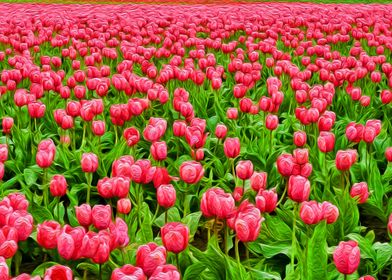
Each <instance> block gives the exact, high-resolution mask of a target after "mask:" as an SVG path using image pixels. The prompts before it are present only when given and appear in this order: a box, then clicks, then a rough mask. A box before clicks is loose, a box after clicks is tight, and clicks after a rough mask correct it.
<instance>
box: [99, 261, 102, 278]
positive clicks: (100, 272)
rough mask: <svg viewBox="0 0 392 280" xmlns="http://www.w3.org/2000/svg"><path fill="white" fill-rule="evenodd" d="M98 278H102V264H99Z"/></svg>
mask: <svg viewBox="0 0 392 280" xmlns="http://www.w3.org/2000/svg"><path fill="white" fill-rule="evenodd" d="M99 280H102V264H99Z"/></svg>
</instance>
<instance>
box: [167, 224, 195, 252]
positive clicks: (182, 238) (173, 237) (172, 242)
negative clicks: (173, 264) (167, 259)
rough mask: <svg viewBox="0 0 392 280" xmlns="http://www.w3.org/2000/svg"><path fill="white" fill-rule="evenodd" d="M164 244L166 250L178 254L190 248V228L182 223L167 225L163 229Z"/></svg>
mask: <svg viewBox="0 0 392 280" xmlns="http://www.w3.org/2000/svg"><path fill="white" fill-rule="evenodd" d="M161 236H162V242H163V245H164V246H165V248H166V250H168V251H169V252H173V253H175V254H178V253H180V252H182V251H184V250H185V249H186V247H188V242H189V228H188V227H187V226H186V225H183V224H181V223H176V222H172V223H167V224H166V225H164V226H163V227H162V228H161Z"/></svg>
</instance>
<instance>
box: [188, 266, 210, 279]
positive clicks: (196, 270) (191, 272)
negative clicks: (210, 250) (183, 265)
mask: <svg viewBox="0 0 392 280" xmlns="http://www.w3.org/2000/svg"><path fill="white" fill-rule="evenodd" d="M204 270H206V266H205V265H204V264H203V263H202V262H197V263H194V264H192V265H191V266H189V267H188V268H187V269H186V270H185V274H184V277H183V280H196V279H200V274H201V273H202V272H203V271H204Z"/></svg>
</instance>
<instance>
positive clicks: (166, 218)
mask: <svg viewBox="0 0 392 280" xmlns="http://www.w3.org/2000/svg"><path fill="white" fill-rule="evenodd" d="M167 212H168V211H167V208H166V209H165V224H167V220H168V217H167V216H168V215H167Z"/></svg>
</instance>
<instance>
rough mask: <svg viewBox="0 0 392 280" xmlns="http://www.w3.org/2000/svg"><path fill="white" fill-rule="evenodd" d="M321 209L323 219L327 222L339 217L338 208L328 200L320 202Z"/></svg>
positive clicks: (330, 222)
mask: <svg viewBox="0 0 392 280" xmlns="http://www.w3.org/2000/svg"><path fill="white" fill-rule="evenodd" d="M321 210H322V213H323V219H325V220H326V221H327V224H332V223H334V222H336V220H337V219H338V217H339V209H338V208H337V207H336V206H335V205H333V204H332V203H330V202H328V201H324V202H323V203H322V204H321Z"/></svg>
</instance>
